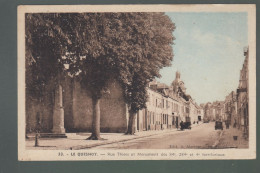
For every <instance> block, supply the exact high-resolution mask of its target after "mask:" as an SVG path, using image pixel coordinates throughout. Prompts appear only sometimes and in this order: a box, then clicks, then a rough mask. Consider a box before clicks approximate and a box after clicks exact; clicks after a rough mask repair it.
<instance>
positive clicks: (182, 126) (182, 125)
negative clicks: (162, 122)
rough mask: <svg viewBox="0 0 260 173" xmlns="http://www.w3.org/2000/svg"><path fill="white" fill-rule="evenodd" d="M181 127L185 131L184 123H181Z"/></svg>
mask: <svg viewBox="0 0 260 173" xmlns="http://www.w3.org/2000/svg"><path fill="white" fill-rule="evenodd" d="M180 125H181V130H183V129H184V124H183V121H181V123H180Z"/></svg>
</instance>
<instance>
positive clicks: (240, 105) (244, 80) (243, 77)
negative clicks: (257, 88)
mask: <svg viewBox="0 0 260 173" xmlns="http://www.w3.org/2000/svg"><path fill="white" fill-rule="evenodd" d="M244 56H245V60H244V64H243V67H242V69H241V71H240V79H239V85H238V89H237V110H238V112H237V125H238V128H239V129H241V130H243V132H244V136H245V137H246V138H247V137H248V135H249V128H248V127H249V110H248V102H249V101H248V100H249V97H248V90H249V87H248V83H249V80H248V79H249V74H248V58H249V48H248V47H245V48H244Z"/></svg>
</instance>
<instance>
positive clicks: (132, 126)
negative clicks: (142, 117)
mask: <svg viewBox="0 0 260 173" xmlns="http://www.w3.org/2000/svg"><path fill="white" fill-rule="evenodd" d="M135 119H136V113H133V112H132V111H129V123H128V129H127V132H126V134H127V135H134V134H135Z"/></svg>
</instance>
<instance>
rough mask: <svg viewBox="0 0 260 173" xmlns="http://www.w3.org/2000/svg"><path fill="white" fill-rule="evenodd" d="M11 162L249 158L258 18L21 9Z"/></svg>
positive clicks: (161, 9) (192, 11) (139, 9)
mask: <svg viewBox="0 0 260 173" xmlns="http://www.w3.org/2000/svg"><path fill="white" fill-rule="evenodd" d="M17 10H18V24H17V26H18V31H17V34H18V159H19V160H20V161H45V160H46V161H48V160H211V159H214V160H220V159H255V158H256V7H255V5H254V4H243V5H242V4H240V5H239V4H236V5H235V4H233V5H232V4H229V5H227V4H222V5H220V4H218V5H214V4H210V5H206V4H205V5H58V6H55V5H37V6H36V5H34V6H33V5H26V6H18V8H17Z"/></svg>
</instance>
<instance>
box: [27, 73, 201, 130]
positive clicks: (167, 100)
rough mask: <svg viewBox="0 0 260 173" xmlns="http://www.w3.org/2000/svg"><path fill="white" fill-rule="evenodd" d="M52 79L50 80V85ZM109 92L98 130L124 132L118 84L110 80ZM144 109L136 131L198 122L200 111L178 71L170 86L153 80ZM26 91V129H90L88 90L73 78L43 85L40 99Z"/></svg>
mask: <svg viewBox="0 0 260 173" xmlns="http://www.w3.org/2000/svg"><path fill="white" fill-rule="evenodd" d="M52 83H55V81H50V86H53V84H52ZM109 90H110V94H109V95H106V96H104V97H103V98H102V99H101V101H100V114H101V119H100V130H101V132H121V133H123V132H126V130H127V126H128V121H129V114H128V106H127V105H126V104H125V102H124V100H123V91H122V89H121V87H120V85H119V84H118V83H117V82H115V81H111V83H110V84H109ZM147 92H148V95H149V100H148V102H147V103H146V105H147V108H146V109H143V110H140V111H139V112H138V113H137V116H136V117H137V118H136V131H143V130H163V129H167V128H176V127H178V126H179V124H180V122H181V121H183V122H185V121H191V122H197V121H201V120H202V119H203V111H202V109H201V107H200V106H198V105H197V104H196V103H195V102H194V101H193V99H192V97H191V96H190V95H188V94H186V88H185V86H184V82H183V81H181V80H180V73H179V72H176V78H175V80H174V81H173V82H172V84H171V85H170V86H167V85H166V84H163V83H159V82H157V81H155V80H154V81H152V82H151V83H150V84H149V86H148V87H147ZM28 93H29V92H26V94H27V96H26V132H27V133H30V132H35V131H40V132H52V133H65V132H87V131H91V128H92V119H93V116H92V114H93V108H92V99H91V97H90V96H89V94H88V92H87V91H86V90H85V89H84V88H82V87H81V85H80V84H79V82H77V81H76V80H75V79H71V78H69V77H68V78H65V79H64V81H62V82H61V83H60V85H59V86H58V87H55V88H52V87H49V88H48V87H46V90H45V94H44V97H43V98H42V99H40V100H39V99H38V100H35V99H31V97H29V96H28Z"/></svg>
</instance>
